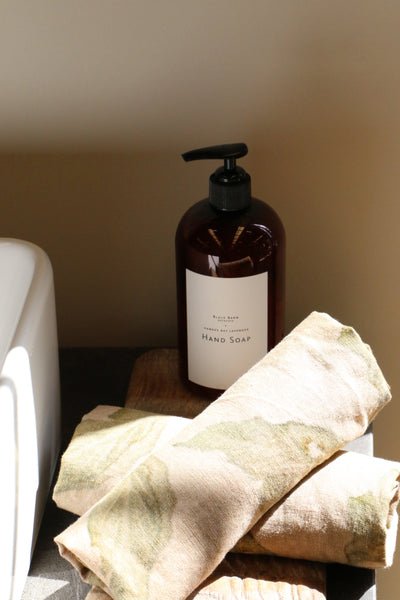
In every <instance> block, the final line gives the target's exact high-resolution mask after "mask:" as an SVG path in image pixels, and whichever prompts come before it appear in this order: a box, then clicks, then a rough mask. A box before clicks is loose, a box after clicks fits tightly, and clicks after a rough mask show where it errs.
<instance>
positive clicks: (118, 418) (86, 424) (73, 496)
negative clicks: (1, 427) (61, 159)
mask: <svg viewBox="0 0 400 600" xmlns="http://www.w3.org/2000/svg"><path fill="white" fill-rule="evenodd" d="M187 422H188V419H183V418H181V417H173V416H166V415H155V414H152V413H146V412H144V411H139V410H135V409H129V408H118V407H116V406H98V407H97V408H96V409H94V410H93V411H91V412H90V413H88V414H87V415H85V416H84V417H83V419H82V421H81V423H80V424H79V425H78V427H77V428H76V430H75V432H74V435H73V437H72V440H71V442H70V444H69V446H68V448H67V450H66V451H65V453H64V455H63V456H62V459H61V466H60V472H59V475H58V479H57V482H56V485H55V487H54V491H53V499H54V501H55V502H56V504H57V506H59V507H60V508H63V509H64V510H68V511H70V512H73V513H75V514H77V515H82V514H83V513H85V512H86V511H87V510H89V508H91V507H92V506H93V505H94V504H95V503H96V502H97V501H98V500H100V499H101V498H102V497H103V496H104V495H105V494H106V493H107V492H108V491H110V490H111V489H112V488H113V487H114V486H115V485H116V483H117V482H118V481H120V480H121V479H122V478H123V477H124V476H125V475H126V474H127V473H128V472H129V471H130V470H131V469H132V468H133V466H134V465H137V464H139V462H140V461H142V460H144V459H145V458H146V457H147V456H148V455H149V454H150V452H154V451H155V450H157V449H158V448H160V447H161V446H162V444H164V443H165V442H166V441H168V440H170V439H171V438H172V437H173V436H174V435H175V434H177V433H178V432H179V431H180V430H181V429H183V427H185V425H186V424H187ZM399 481H400V463H398V462H394V461H389V460H384V459H381V458H376V457H373V456H367V455H365V454H359V453H356V452H349V451H348V452H344V451H339V452H337V453H336V454H334V455H333V457H332V458H331V459H329V460H328V461H326V462H325V463H323V464H322V465H321V466H320V467H317V468H316V469H314V470H313V471H312V472H311V473H310V474H309V475H308V476H307V477H306V478H304V479H303V480H302V481H301V482H300V483H299V484H298V485H297V486H296V487H295V488H294V489H293V490H291V491H290V492H289V493H288V494H287V495H286V496H284V498H282V500H280V501H279V502H278V503H277V504H276V505H275V506H273V507H272V508H271V509H270V510H269V511H267V513H266V514H265V515H264V516H263V517H261V519H260V520H259V521H258V522H257V523H256V524H255V525H254V527H253V528H252V529H251V530H250V531H249V532H248V533H247V534H245V536H244V537H243V538H242V539H241V540H239V541H238V543H237V544H236V546H235V547H234V548H233V552H235V551H236V552H246V553H254V554H274V555H277V556H285V557H289V558H299V559H306V560H312V561H321V562H338V563H343V564H349V565H353V566H358V567H366V568H379V567H388V566H390V565H391V564H392V562H393V555H394V551H395V545H396V535H397V526H398V515H397V512H396V509H397V506H398V502H399Z"/></svg>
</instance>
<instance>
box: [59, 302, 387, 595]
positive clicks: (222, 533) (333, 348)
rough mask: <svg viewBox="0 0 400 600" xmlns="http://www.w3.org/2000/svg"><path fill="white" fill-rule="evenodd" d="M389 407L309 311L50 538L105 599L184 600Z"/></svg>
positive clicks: (335, 333)
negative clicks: (304, 480)
mask: <svg viewBox="0 0 400 600" xmlns="http://www.w3.org/2000/svg"><path fill="white" fill-rule="evenodd" d="M389 399H390V391H389V388H388V385H387V383H386V382H385V380H384V378H383V375H382V373H381V371H380V369H379V367H378V365H377V363H376V361H375V359H374V357H373V355H372V352H371V350H370V348H369V347H368V346H366V345H365V344H364V343H363V342H362V340H361V339H360V337H359V336H358V334H357V333H356V332H355V331H354V329H352V328H351V327H347V326H343V325H341V324H340V323H339V322H338V321H336V320H334V319H332V318H331V317H330V316H329V315H326V314H322V313H312V314H311V315H310V316H309V317H307V318H306V319H305V320H304V321H303V322H302V323H301V324H300V325H298V326H297V327H296V328H295V329H294V330H293V331H292V332H291V333H290V334H289V335H288V336H287V337H286V338H284V340H283V341H282V342H281V343H280V344H278V346H276V347H275V348H274V349H273V350H272V351H270V352H269V353H268V354H267V355H266V356H265V357H264V358H263V359H262V360H261V361H259V362H258V363H257V364H256V365H255V366H254V367H252V368H251V369H250V370H249V371H248V372H247V373H246V374H245V375H243V376H242V377H240V378H239V379H238V381H237V382H236V383H234V384H233V385H232V386H231V387H230V388H229V389H228V390H227V391H226V392H224V394H222V396H220V398H219V399H218V400H216V401H215V402H213V403H212V404H210V405H209V406H208V407H207V408H206V409H205V410H204V411H203V412H202V413H201V414H200V415H198V416H197V417H196V418H194V419H193V420H192V421H191V422H189V423H188V424H187V425H186V426H185V427H184V428H183V429H182V430H181V432H180V433H178V434H177V435H176V436H174V438H173V439H172V440H170V441H169V442H166V443H165V444H164V445H163V446H162V448H160V449H159V450H156V451H155V452H154V453H153V454H151V455H150V456H148V457H147V458H146V459H145V460H143V462H141V463H140V464H139V465H138V466H136V467H135V468H134V469H132V470H131V471H130V472H129V473H128V474H127V475H126V476H125V477H124V478H123V479H122V480H121V481H120V482H119V483H117V484H116V485H115V486H114V487H113V489H112V490H111V491H110V492H108V493H107V494H106V495H105V496H104V498H102V499H101V500H100V501H99V502H97V503H96V504H95V505H94V506H93V507H92V508H91V509H90V510H89V511H87V512H86V513H85V514H84V515H83V516H82V517H80V518H79V519H78V520H77V521H76V522H75V523H74V524H73V525H71V526H70V527H69V528H68V529H66V530H65V531H64V532H63V533H61V534H60V535H59V536H57V538H56V542H57V544H58V547H59V550H60V553H61V555H62V556H64V557H65V558H67V559H68V560H69V561H70V562H71V563H72V564H73V565H74V566H75V567H76V568H77V569H78V571H79V572H80V574H81V576H82V577H83V578H84V579H85V580H86V581H88V582H89V583H91V584H92V585H97V586H98V587H100V588H101V589H103V590H104V591H106V592H107V593H108V594H109V595H110V596H111V597H112V598H114V600H159V598H161V597H162V598H163V599H164V600H184V599H185V598H187V596H188V595H189V594H190V593H191V592H193V591H194V590H195V589H196V588H197V587H198V586H199V584H200V583H201V582H202V581H204V580H205V579H206V577H207V576H208V575H210V574H211V573H212V572H213V571H214V569H215V568H216V566H217V565H218V564H219V563H220V562H221V561H222V560H223V558H224V556H225V555H226V553H227V552H228V551H229V550H230V549H231V548H233V546H234V545H235V544H236V543H237V542H238V540H239V539H240V538H241V537H242V536H243V535H244V533H246V532H247V531H248V530H249V529H250V528H251V527H253V526H254V524H255V523H256V522H257V521H258V520H259V519H260V518H261V517H262V516H263V515H264V514H265V513H266V512H267V511H268V510H269V509H270V508H271V507H272V506H273V505H274V504H276V503H277V502H278V501H279V500H280V499H281V498H282V497H283V496H284V495H285V494H287V493H288V492H289V491H290V490H291V489H292V488H293V487H294V486H295V485H296V484H297V483H298V482H299V481H300V480H301V479H302V478H303V477H305V476H306V475H307V474H308V473H309V472H310V471H311V470H312V469H313V468H315V467H316V466H318V465H319V464H321V463H322V462H324V461H325V460H326V459H328V458H329V457H330V456H332V455H333V454H334V453H335V452H336V451H337V450H338V449H340V448H341V447H342V446H343V445H344V444H345V443H347V442H349V441H350V440H352V439H354V438H356V437H358V436H359V435H361V434H362V433H363V432H364V431H365V429H366V427H367V425H368V424H369V422H370V421H371V420H372V419H373V418H374V417H375V415H376V414H377V412H378V411H379V410H380V409H381V408H382V407H383V406H384V405H385V404H386V402H387V401H388V400H389Z"/></svg>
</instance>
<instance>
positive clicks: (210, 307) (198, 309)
mask: <svg viewBox="0 0 400 600" xmlns="http://www.w3.org/2000/svg"><path fill="white" fill-rule="evenodd" d="M246 154H247V147H246V145H245V144H226V145H222V146H212V147H209V148H201V149H199V150H193V151H191V152H187V153H186V154H183V158H184V160H185V161H192V160H201V159H222V160H223V161H224V165H223V166H222V167H220V168H218V169H217V170H216V171H215V172H214V173H213V174H212V175H211V176H210V183H209V198H205V199H204V200H201V201H200V202H198V203H197V204H195V205H194V206H192V207H191V208H190V209H189V210H188V211H187V212H186V213H185V214H184V216H183V217H182V219H181V221H180V223H179V225H178V229H177V232H176V239H175V243H176V276H177V308H178V345H179V354H180V360H181V367H182V375H183V379H184V381H185V383H187V384H189V386H190V387H192V388H193V389H194V390H196V391H198V392H200V393H204V394H206V395H208V396H217V395H218V393H219V392H221V391H222V390H225V389H226V388H228V387H229V386H230V385H231V384H232V383H233V382H234V381H235V380H236V379H237V378H238V377H239V376H240V375H242V374H243V373H245V372H246V371H247V370H248V369H249V368H250V367H251V366H252V365H253V364H254V363H256V362H257V361H258V360H259V359H261V358H262V357H263V356H264V355H265V354H266V352H267V351H268V350H270V349H271V348H273V346H275V345H276V344H277V343H278V342H279V341H280V340H281V339H282V337H283V328H284V294H285V291H284V287H285V232H284V228H283V225H282V223H281V220H280V219H279V217H278V215H277V214H276V213H275V211H274V210H273V209H272V208H271V207H269V206H268V205H267V204H265V203H264V202H262V201H260V200H257V199H256V198H252V197H251V182H250V176H249V175H248V173H246V171H244V169H242V168H241V167H238V166H236V159H238V158H240V157H243V156H245V155H246Z"/></svg>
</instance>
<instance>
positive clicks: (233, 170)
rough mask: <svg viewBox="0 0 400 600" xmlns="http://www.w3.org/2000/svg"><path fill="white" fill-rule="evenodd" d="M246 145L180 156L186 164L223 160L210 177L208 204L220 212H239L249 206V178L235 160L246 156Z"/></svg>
mask: <svg viewBox="0 0 400 600" xmlns="http://www.w3.org/2000/svg"><path fill="white" fill-rule="evenodd" d="M247 152H248V150H247V146H246V144H243V143H238V144H222V145H220V146H208V147H206V148H199V149H197V150H191V151H190V152H185V153H184V154H182V158H183V160H185V161H186V162H188V161H192V160H205V159H214V158H216V159H223V161H224V166H223V167H220V168H219V169H217V170H216V171H215V173H213V174H212V175H211V176H210V204H212V205H213V206H214V207H215V208H218V209H220V210H227V211H232V210H240V209H242V208H245V207H246V206H248V205H249V204H250V176H249V175H248V173H246V171H244V170H243V169H242V168H241V167H237V166H236V159H237V158H241V157H242V156H246V154H247Z"/></svg>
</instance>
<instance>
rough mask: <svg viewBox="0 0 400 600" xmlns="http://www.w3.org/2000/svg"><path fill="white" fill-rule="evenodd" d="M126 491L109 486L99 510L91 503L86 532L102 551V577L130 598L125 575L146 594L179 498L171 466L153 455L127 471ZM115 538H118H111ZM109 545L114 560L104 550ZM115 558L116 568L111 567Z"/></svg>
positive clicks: (140, 599)
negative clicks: (176, 496) (116, 541)
mask: <svg viewBox="0 0 400 600" xmlns="http://www.w3.org/2000/svg"><path fill="white" fill-rule="evenodd" d="M124 492H125V493H117V494H113V493H112V492H111V493H110V494H109V495H108V497H107V499H106V501H105V502H103V503H102V507H101V512H100V515H98V511H97V506H94V507H93V509H92V511H91V512H90V516H89V519H88V532H89V535H90V539H91V543H92V545H93V546H94V547H97V548H98V549H99V551H100V552H101V558H102V560H101V565H100V571H101V578H102V581H105V582H108V587H109V588H110V589H111V590H112V591H113V593H116V594H117V597H118V598H125V597H129V598H132V596H131V595H129V596H126V591H125V590H126V589H128V588H129V585H127V580H129V579H132V578H134V580H135V586H134V587H135V593H136V597H137V599H138V600H144V599H145V598H147V596H148V582H149V574H150V571H151V569H152V566H153V564H154V562H155V561H156V559H157V557H158V555H159V554H160V552H161V551H162V550H163V549H164V547H165V546H166V545H167V543H168V540H169V538H170V535H171V532H172V529H171V519H172V513H173V511H174V507H175V504H176V498H175V494H174V492H173V490H172V488H171V486H170V484H169V481H168V469H167V466H166V465H165V464H164V463H163V462H162V461H161V460H159V459H158V458H156V457H154V456H151V457H149V458H148V459H147V460H146V461H145V463H142V464H141V465H139V466H138V467H137V468H135V469H134V470H133V471H131V473H130V474H129V475H128V476H127V478H126V479H125V484H124ZM115 538H118V540H119V543H118V544H114V543H113V541H112V540H113V539H115ZM121 540H122V541H123V543H121ZM110 544H111V546H110ZM107 548H110V551H111V553H112V557H111V558H112V562H109V560H108V554H107V552H106V551H104V549H107ZM117 554H119V556H116V555H117ZM116 559H117V560H118V564H119V569H118V572H116V571H115V569H114V568H113V564H115V560H116ZM93 583H95V581H93ZM129 593H131V592H129Z"/></svg>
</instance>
